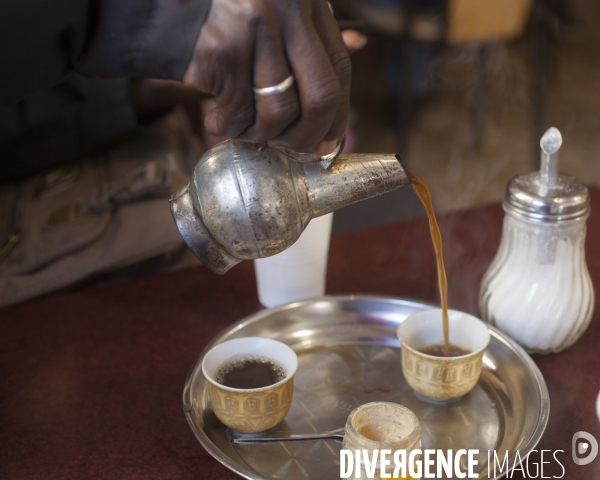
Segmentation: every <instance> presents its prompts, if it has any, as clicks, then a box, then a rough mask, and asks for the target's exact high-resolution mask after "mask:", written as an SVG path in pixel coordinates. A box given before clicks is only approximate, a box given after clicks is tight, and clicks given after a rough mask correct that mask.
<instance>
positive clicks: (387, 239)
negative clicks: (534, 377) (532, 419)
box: [0, 189, 600, 480]
mask: <svg viewBox="0 0 600 480" xmlns="http://www.w3.org/2000/svg"><path fill="white" fill-rule="evenodd" d="M592 195H593V198H594V203H593V209H592V216H591V218H590V219H589V221H588V237H587V261H588V266H589V269H590V273H591V275H592V279H593V281H594V283H595V285H596V287H597V288H600V249H598V248H597V247H598V246H599V245H600V190H597V189H594V190H593V191H592ZM502 216H503V212H502V209H501V207H500V206H499V205H492V206H488V207H484V208H478V209H474V210H469V211H464V212H458V213H454V214H450V215H444V216H442V217H441V218H440V225H441V228H442V234H443V238H444V248H445V258H446V265H447V270H448V277H449V282H450V288H449V302H450V306H451V307H452V308H456V309H461V310H464V311H467V312H471V313H477V294H478V289H479V283H480V280H481V277H482V275H483V273H484V271H485V269H486V268H487V266H488V264H489V262H490V261H491V259H492V257H493V255H494V253H495V252H496V249H497V247H498V242H499V238H500V233H501V221H502ZM428 235H429V232H428V229H427V223H426V220H424V219H418V220H414V221H408V222H404V223H399V224H393V225H389V226H384V227H380V228H373V229H369V230H364V231H359V232H352V233H348V234H343V235H339V236H336V237H334V238H332V241H331V250H330V259H329V272H328V280H327V282H328V283H327V289H328V293H376V294H383V295H390V296H396V297H405V298H413V299H420V300H424V301H437V299H438V294H437V285H436V272H435V264H434V257H433V252H432V247H431V243H430V241H429V238H428ZM596 302H597V304H598V299H597V300H596ZM258 309H260V305H259V303H258V301H257V296H256V286H255V280H254V270H253V266H252V262H242V263H241V264H240V265H238V266H236V267H234V268H233V270H232V271H230V272H229V273H227V274H226V275H225V276H223V277H219V276H217V275H215V274H213V273H210V272H209V271H207V270H205V269H203V268H195V269H189V270H184V271H179V272H176V273H172V274H166V275H159V276H154V277H149V278H143V279H139V280H136V281H131V282H127V283H122V284H117V285H113V286H110V287H106V288H96V289H87V290H83V291H78V292H73V293H63V294H58V295H52V296H49V297H46V298H43V299H40V300H37V301H33V302H29V303H26V304H23V305H19V306H15V307H12V308H8V309H5V310H0V478H2V479H10V480H13V479H28V480H30V479H43V480H53V479H57V480H58V479H60V480H65V479H84V478H89V479H118V480H125V479H127V480H133V479H138V478H139V479H173V480H183V479H205V478H206V479H224V478H227V479H230V478H231V479H232V478H238V477H237V476H236V475H235V474H234V473H232V472H230V471H229V470H227V469H226V468H225V467H224V466H222V465H221V464H220V463H218V462H217V461H216V460H214V459H213V458H212V457H211V456H209V455H208V454H207V453H206V452H205V451H204V449H203V448H202V447H201V446H200V444H199V443H198V442H197V441H196V439H195V438H194V436H193V434H192V432H191V430H190V429H189V428H188V426H187V424H186V421H185V418H184V416H183V413H182V402H181V394H182V386H183V382H184V380H185V377H186V375H187V373H188V370H189V368H190V366H191V365H192V363H193V361H194V359H195V358H196V356H197V355H198V354H199V353H200V351H201V350H202V348H203V347H204V346H205V345H206V344H207V343H208V341H209V340H210V339H211V338H212V337H213V336H214V335H216V334H217V333H219V332H220V331H221V330H222V329H224V328H225V327H227V326H228V325H230V324H231V323H233V322H235V321H237V320H239V319H240V318H242V317H244V316H246V315H249V314H251V313H253V312H255V311H257V310H258ZM598 310H599V309H597V311H598ZM599 339H600V314H599V313H596V314H595V316H594V319H593V320H592V324H591V326H590V328H589V329H588V331H587V332H586V333H585V335H584V336H583V337H582V338H581V339H580V340H579V341H578V342H577V343H576V344H575V345H574V346H573V347H572V348H570V349H568V350H567V351H565V352H563V353H560V354H555V355H548V356H535V357H534V359H535V361H536V363H537V364H538V365H539V367H540V369H541V371H542V373H543V374H544V377H545V379H546V382H547V384H548V388H549V390H550V397H551V413H550V421H549V423H548V428H547V430H546V432H545V434H544V436H543V438H542V440H541V442H540V444H539V446H538V449H539V450H541V449H545V450H552V451H555V450H564V453H559V454H558V455H557V458H558V459H559V460H560V461H561V463H562V464H563V465H564V468H565V470H566V474H565V476H564V477H563V478H566V479H568V480H577V479H581V480H583V479H586V480H587V479H598V478H600V458H598V459H596V460H595V461H594V462H592V463H591V464H589V465H587V466H576V465H575V464H574V462H573V460H572V459H571V439H572V436H573V434H574V433H575V432H577V431H580V430H583V431H586V432H589V433H590V434H592V435H593V436H594V437H595V438H596V439H599V440H600V424H599V422H598V419H597V418H596V413H595V400H596V396H597V394H598V391H599V390H600V342H599ZM531 459H532V462H533V461H534V462H537V463H539V461H540V455H539V453H535V452H534V453H532V457H531ZM548 460H552V457H551V454H550V455H548V454H547V453H546V456H545V461H548ZM531 473H532V474H533V473H534V472H533V469H532V470H531ZM561 474H562V469H561V467H560V466H559V465H558V464H557V463H556V462H554V461H552V463H550V464H546V465H545V469H544V475H545V476H550V477H551V476H553V475H555V476H560V475H561ZM517 477H519V475H515V476H514V477H513V478H517Z"/></svg>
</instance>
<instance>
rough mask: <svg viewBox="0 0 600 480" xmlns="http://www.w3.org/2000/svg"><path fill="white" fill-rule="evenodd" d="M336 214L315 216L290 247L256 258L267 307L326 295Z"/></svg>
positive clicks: (262, 298) (260, 295)
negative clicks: (334, 215)
mask: <svg viewBox="0 0 600 480" xmlns="http://www.w3.org/2000/svg"><path fill="white" fill-rule="evenodd" d="M332 220H333V213H329V214H327V215H323V216H322V217H317V218H313V219H312V220H311V221H310V223H309V224H308V226H307V227H306V229H305V230H304V232H302V235H300V238H299V239H298V240H297V241H296V243H294V244H293V245H292V246H291V247H290V248H288V249H287V250H284V251H283V252H281V253H278V254H277V255H273V256H272V257H268V258H260V259H257V260H254V268H255V270H256V283H257V287H258V299H259V301H260V303H261V304H262V305H263V306H265V307H267V308H271V307H277V306H279V305H285V304H286V303H290V302H296V301H299V300H305V299H307V298H313V297H318V296H321V295H323V294H325V276H326V274H327V255H328V253H329V238H330V237H331V222H332Z"/></svg>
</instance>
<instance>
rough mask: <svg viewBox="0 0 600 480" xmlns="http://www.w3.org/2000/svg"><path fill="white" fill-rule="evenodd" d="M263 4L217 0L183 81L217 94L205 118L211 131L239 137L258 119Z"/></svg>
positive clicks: (256, 1) (257, 0)
mask: <svg viewBox="0 0 600 480" xmlns="http://www.w3.org/2000/svg"><path fill="white" fill-rule="evenodd" d="M261 4H262V2H261V1H259V0H255V1H250V2H249V1H247V0H213V1H212V5H211V9H210V11H209V14H208V18H207V19H206V21H205V23H204V25H203V27H202V29H201V31H200V35H199V37H198V40H197V41H196V47H195V50H194V54H193V58H192V61H191V62H190V65H189V66H188V69H187V71H186V74H185V77H184V82H185V83H186V84H190V85H193V86H194V87H195V88H197V89H199V90H201V91H204V92H207V93H210V94H211V95H213V96H214V97H215V103H216V107H215V108H214V109H212V110H211V111H210V112H208V114H207V115H206V117H205V119H204V125H205V128H206V130H207V131H208V132H209V133H210V134H212V135H215V136H218V137H237V136H238V135H240V134H241V133H242V132H243V131H244V130H246V129H247V128H248V127H249V126H250V125H252V124H253V123H254V118H255V110H254V93H253V91H252V83H253V78H252V62H253V53H254V45H255V42H256V38H255V25H256V24H258V23H260V21H261V19H262V17H263V12H262V10H261V8H259V7H260V5H261ZM232 26H233V28H235V34H232V32H231V30H232Z"/></svg>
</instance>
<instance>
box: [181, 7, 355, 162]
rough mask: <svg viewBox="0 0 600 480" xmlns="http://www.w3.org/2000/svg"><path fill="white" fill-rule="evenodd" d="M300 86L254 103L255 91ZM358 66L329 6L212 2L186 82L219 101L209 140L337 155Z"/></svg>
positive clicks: (209, 126) (207, 120) (209, 117)
mask: <svg viewBox="0 0 600 480" xmlns="http://www.w3.org/2000/svg"><path fill="white" fill-rule="evenodd" d="M290 73H292V74H293V75H294V77H295V85H294V86H293V87H292V88H289V89H287V90H286V91H284V92H281V93H277V94H275V95H271V96H267V97H260V96H255V94H254V91H253V87H256V88H263V87H270V86H273V85H277V84H279V83H281V82H282V81H283V80H285V79H286V78H287V77H288V76H289V75H290ZM350 76H351V66H350V59H349V56H348V50H347V49H346V46H345V45H344V41H343V40H342V36H341V34H340V31H339V29H338V27H337V24H336V22H335V19H334V18H333V15H332V13H331V11H330V9H329V6H328V4H327V1H326V0H286V1H282V0H213V1H212V6H211V9H210V12H209V14H208V18H207V20H206V22H205V24H204V26H203V27H202V30H201V31H200V35H199V37H198V40H197V42H196V47H195V51H194V54H193V57H192V60H191V62H190V64H189V66H188V69H187V72H186V74H185V78H184V83H185V84H186V85H188V86H190V87H193V88H195V89H197V90H199V91H201V92H204V93H208V94H210V95H212V96H214V98H215V102H216V107H215V108H214V109H213V110H211V111H210V112H209V113H208V115H207V116H206V118H205V127H206V129H207V131H208V132H209V133H211V134H212V135H215V136H219V137H240V138H244V139H247V140H250V141H253V142H256V143H262V142H266V141H271V142H272V143H275V144H278V145H283V146H287V147H291V148H294V149H297V150H300V149H309V148H312V149H313V150H314V151H316V152H317V153H319V154H321V155H323V154H327V153H330V152H332V151H333V150H334V149H335V147H336V146H337V144H338V143H339V141H340V140H341V138H342V137H343V136H344V133H345V131H346V128H347V125H348V114H349V93H350Z"/></svg>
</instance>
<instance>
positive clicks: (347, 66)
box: [313, 0, 352, 155]
mask: <svg viewBox="0 0 600 480" xmlns="http://www.w3.org/2000/svg"><path fill="white" fill-rule="evenodd" d="M313 12H314V13H313V22H314V24H315V29H316V31H317V33H318V35H319V37H320V39H321V41H322V43H323V46H324V48H325V51H326V52H327V55H328V57H329V60H330V62H331V64H332V66H333V69H334V70H335V74H336V76H337V79H338V82H339V85H340V90H341V95H340V97H341V99H340V103H339V105H338V108H337V111H336V112H335V116H334V118H333V121H332V123H331V126H330V128H329V130H328V131H327V133H326V135H325V136H324V138H323V143H322V144H321V145H317V147H316V148H315V151H316V152H317V153H319V154H321V155H324V154H326V153H330V152H331V151H332V150H333V149H331V144H332V142H333V141H335V142H334V144H333V148H335V147H336V146H337V143H339V141H341V139H342V137H343V136H344V135H345V133H346V129H347V128H348V120H349V116H350V83H351V79H352V65H351V63H350V55H349V53H348V49H347V48H346V45H345V43H344V39H343V37H342V34H341V32H340V30H339V28H338V26H337V23H336V21H335V18H334V17H333V15H332V14H331V10H330V9H329V6H328V5H327V2H324V1H322V0H314V2H313ZM324 150H329V152H324Z"/></svg>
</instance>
